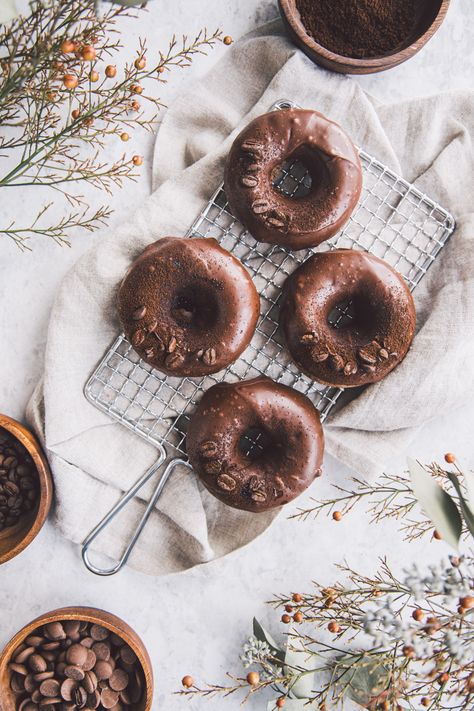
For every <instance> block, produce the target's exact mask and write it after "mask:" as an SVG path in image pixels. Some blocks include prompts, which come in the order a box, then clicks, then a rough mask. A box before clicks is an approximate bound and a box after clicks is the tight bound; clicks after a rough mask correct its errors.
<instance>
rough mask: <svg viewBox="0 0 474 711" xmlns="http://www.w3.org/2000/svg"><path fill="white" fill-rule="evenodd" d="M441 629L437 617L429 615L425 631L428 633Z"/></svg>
mask: <svg viewBox="0 0 474 711" xmlns="http://www.w3.org/2000/svg"><path fill="white" fill-rule="evenodd" d="M439 629H441V624H440V622H439V620H438V619H437V618H436V617H428V619H427V620H426V625H425V626H424V630H425V632H426V633H427V634H434V633H435V632H438V630H439Z"/></svg>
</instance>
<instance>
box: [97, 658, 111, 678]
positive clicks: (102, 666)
mask: <svg viewBox="0 0 474 711" xmlns="http://www.w3.org/2000/svg"><path fill="white" fill-rule="evenodd" d="M94 672H95V675H96V677H97V679H98V680H99V681H103V680H104V679H110V677H111V676H112V672H113V669H112V665H111V664H110V662H103V661H101V660H99V661H98V662H97V664H96V665H95V667H94Z"/></svg>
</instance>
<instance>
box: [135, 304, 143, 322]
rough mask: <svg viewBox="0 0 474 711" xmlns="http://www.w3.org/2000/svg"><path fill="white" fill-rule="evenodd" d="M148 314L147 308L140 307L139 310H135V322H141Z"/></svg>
mask: <svg viewBox="0 0 474 711" xmlns="http://www.w3.org/2000/svg"><path fill="white" fill-rule="evenodd" d="M145 314H146V306H139V307H138V308H136V309H135V311H134V312H133V314H132V318H133V320H134V321H140V319H142V318H143V317H144V316H145Z"/></svg>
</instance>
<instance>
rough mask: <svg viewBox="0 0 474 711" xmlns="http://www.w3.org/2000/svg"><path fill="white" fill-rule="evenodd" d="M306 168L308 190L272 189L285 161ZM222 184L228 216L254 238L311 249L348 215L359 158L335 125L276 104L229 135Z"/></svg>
mask: <svg viewBox="0 0 474 711" xmlns="http://www.w3.org/2000/svg"><path fill="white" fill-rule="evenodd" d="M290 158H292V159H293V158H294V159H299V160H301V161H302V162H303V163H304V164H305V166H306V167H307V169H308V170H309V172H310V175H311V180H312V185H311V189H310V192H309V193H308V195H306V196H304V197H299V198H290V197H288V196H286V195H284V194H283V193H281V192H280V191H279V190H277V189H275V188H274V187H273V180H274V178H275V177H276V175H277V174H278V171H279V169H280V167H281V165H282V163H284V162H285V161H287V160H288V159H290ZM224 187H225V192H226V195H227V199H228V200H229V203H230V206H231V208H232V211H233V212H234V214H235V215H236V216H237V217H238V218H239V220H241V222H243V224H244V225H245V227H246V228H247V229H248V230H249V231H250V233H251V234H252V235H253V237H255V239H256V240H259V241H260V242H270V243H272V244H279V245H282V246H284V247H289V248H290V249H294V250H298V249H303V248H305V247H315V246H316V245H318V244H320V243H321V242H323V241H324V240H327V239H329V238H330V237H332V236H333V235H334V234H336V232H338V231H339V230H340V229H341V227H342V226H343V225H344V223H345V222H346V221H347V220H348V219H349V217H350V215H351V213H352V211H353V210H354V207H355V205H356V203H357V201H358V199H359V196H360V192H361V189H362V169H361V165H360V160H359V156H358V153H357V150H356V148H355V146H354V145H353V143H352V141H351V140H350V138H349V137H348V136H347V135H346V134H345V133H344V131H343V130H342V128H341V127H340V126H338V124H336V123H334V122H333V121H330V120H329V119H327V118H326V117H325V116H323V115H322V114H320V113H318V112H317V111H308V110H304V109H282V110H279V111H271V112H270V113H268V114H264V115H263V116H259V117H258V118H256V119H254V120H253V121H252V122H251V123H249V124H248V126H246V128H244V130H243V131H242V132H241V133H240V134H239V135H238V136H237V138H236V139H235V141H234V143H233V145H232V148H231V150H230V153H229V156H228V158H227V162H226V167H225V175H224Z"/></svg>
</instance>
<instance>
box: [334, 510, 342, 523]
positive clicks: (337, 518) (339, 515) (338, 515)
mask: <svg viewBox="0 0 474 711" xmlns="http://www.w3.org/2000/svg"><path fill="white" fill-rule="evenodd" d="M332 517H333V519H334V521H340V520H341V518H342V511H334V513H333V515H332Z"/></svg>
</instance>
